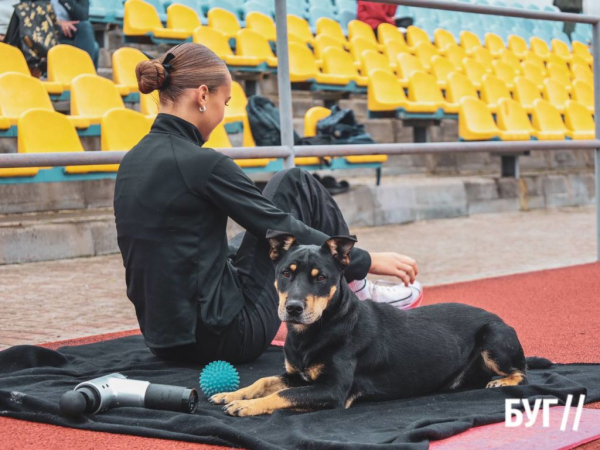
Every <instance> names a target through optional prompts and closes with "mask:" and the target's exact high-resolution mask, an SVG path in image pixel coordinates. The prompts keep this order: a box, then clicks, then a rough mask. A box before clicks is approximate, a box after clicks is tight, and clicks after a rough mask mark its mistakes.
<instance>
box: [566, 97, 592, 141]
mask: <svg viewBox="0 0 600 450" xmlns="http://www.w3.org/2000/svg"><path fill="white" fill-rule="evenodd" d="M565 125H566V126H567V128H568V129H569V132H568V133H567V136H568V137H570V138H571V139H574V140H581V139H595V137H596V125H595V123H594V118H593V117H592V113H591V112H590V111H589V109H588V108H587V107H586V106H585V105H582V104H581V103H578V102H574V101H573V100H569V101H567V105H566V107H565Z"/></svg>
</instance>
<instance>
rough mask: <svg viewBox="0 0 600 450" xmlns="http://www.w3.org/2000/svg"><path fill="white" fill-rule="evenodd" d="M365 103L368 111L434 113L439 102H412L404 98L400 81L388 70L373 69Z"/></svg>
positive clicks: (438, 106)
mask: <svg viewBox="0 0 600 450" xmlns="http://www.w3.org/2000/svg"><path fill="white" fill-rule="evenodd" d="M367 105H368V109H369V111H370V112H391V111H396V112H398V111H402V112H408V113H416V114H419V113H428V114H434V113H437V112H438V111H439V109H440V108H441V106H440V105H439V104H437V103H436V104H430V103H414V102H411V101H409V100H408V98H406V95H404V89H403V88H402V84H401V83H400V81H399V80H398V79H397V78H396V77H395V76H394V75H393V74H391V73H390V72H388V71H385V70H374V71H373V72H371V74H370V76H369V89H368V91H367Z"/></svg>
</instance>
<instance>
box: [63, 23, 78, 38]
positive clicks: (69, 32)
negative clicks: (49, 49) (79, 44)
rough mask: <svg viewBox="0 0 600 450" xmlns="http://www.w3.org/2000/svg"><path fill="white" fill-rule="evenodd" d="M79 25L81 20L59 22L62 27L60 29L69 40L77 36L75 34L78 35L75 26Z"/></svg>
mask: <svg viewBox="0 0 600 450" xmlns="http://www.w3.org/2000/svg"><path fill="white" fill-rule="evenodd" d="M78 23H79V20H59V21H58V24H59V25H60V29H61V30H62V32H63V34H64V35H65V36H66V37H68V38H73V36H75V33H77V27H76V26H75V25H77V24H78Z"/></svg>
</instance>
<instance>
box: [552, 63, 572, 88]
mask: <svg viewBox="0 0 600 450" xmlns="http://www.w3.org/2000/svg"><path fill="white" fill-rule="evenodd" d="M547 70H548V77H549V78H551V79H553V80H556V81H558V82H559V83H560V84H562V85H563V86H564V87H565V89H566V90H567V91H568V92H571V74H570V73H569V71H568V69H566V68H564V67H562V66H560V65H558V64H554V63H550V64H548V66H547Z"/></svg>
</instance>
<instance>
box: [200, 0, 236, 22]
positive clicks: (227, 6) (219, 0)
mask: <svg viewBox="0 0 600 450" xmlns="http://www.w3.org/2000/svg"><path fill="white" fill-rule="evenodd" d="M207 3H208V5H207V11H210V10H211V9H215V8H219V9H222V10H225V11H227V12H230V13H231V14H233V15H234V16H235V17H236V18H237V17H238V16H239V13H240V10H242V6H243V2H242V1H239V0H207Z"/></svg>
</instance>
